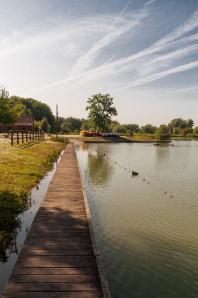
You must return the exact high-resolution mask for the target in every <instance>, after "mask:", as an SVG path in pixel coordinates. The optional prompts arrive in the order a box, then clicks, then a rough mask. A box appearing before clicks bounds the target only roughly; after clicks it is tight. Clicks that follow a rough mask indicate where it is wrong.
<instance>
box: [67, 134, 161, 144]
mask: <svg viewBox="0 0 198 298" xmlns="http://www.w3.org/2000/svg"><path fill="white" fill-rule="evenodd" d="M67 137H68V138H71V139H74V140H78V141H81V142H85V143H130V142H155V141H156V138H155V135H151V134H142V135H138V134H137V135H134V136H132V137H129V136H127V135H123V136H120V137H119V138H110V137H108V138H107V137H84V136H80V135H67Z"/></svg>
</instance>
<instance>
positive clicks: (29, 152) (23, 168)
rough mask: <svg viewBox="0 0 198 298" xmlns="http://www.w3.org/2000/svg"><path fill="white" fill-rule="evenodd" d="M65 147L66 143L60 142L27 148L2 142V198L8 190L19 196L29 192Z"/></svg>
mask: <svg viewBox="0 0 198 298" xmlns="http://www.w3.org/2000/svg"><path fill="white" fill-rule="evenodd" d="M63 148H64V144H61V143H58V142H57V143H56V142H43V143H35V144H33V145H32V146H29V147H26V148H23V147H22V146H13V147H12V146H11V145H9V144H6V143H0V199H1V197H2V194H3V193H4V194H5V193H6V192H7V193H8V192H9V193H12V194H15V195H16V196H19V197H20V196H21V195H23V196H24V195H25V194H28V192H29V191H30V189H31V188H32V187H34V186H35V185H36V184H37V183H38V182H39V181H40V180H41V178H42V177H43V176H44V175H45V174H46V172H47V171H49V170H50V168H51V166H52V163H53V162H54V160H55V159H56V158H57V156H58V155H59V154H60V152H61V151H62V150H63Z"/></svg>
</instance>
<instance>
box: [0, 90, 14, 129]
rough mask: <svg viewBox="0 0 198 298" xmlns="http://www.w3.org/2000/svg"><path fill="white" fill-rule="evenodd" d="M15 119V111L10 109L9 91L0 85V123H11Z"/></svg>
mask: <svg viewBox="0 0 198 298" xmlns="http://www.w3.org/2000/svg"><path fill="white" fill-rule="evenodd" d="M15 121H16V113H15V112H14V111H13V110H12V109H11V105H10V100H9V93H8V91H7V90H6V89H5V88H4V87H0V123H2V124H13V123H14V122H15Z"/></svg>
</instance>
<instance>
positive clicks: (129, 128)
mask: <svg viewBox="0 0 198 298" xmlns="http://www.w3.org/2000/svg"><path fill="white" fill-rule="evenodd" d="M122 126H123V127H124V128H125V129H126V132H127V133H131V134H133V133H137V132H138V131H140V128H139V125H138V124H135V123H132V124H123V125H122Z"/></svg>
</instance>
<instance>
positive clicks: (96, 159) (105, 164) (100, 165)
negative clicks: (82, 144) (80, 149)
mask: <svg viewBox="0 0 198 298" xmlns="http://www.w3.org/2000/svg"><path fill="white" fill-rule="evenodd" d="M106 155H107V152H106V153H100V152H98V151H97V152H96V151H95V152H93V151H89V153H88V175H89V179H90V180H91V184H92V185H94V186H96V187H101V186H105V185H106V184H107V183H108V181H109V179H110V178H111V176H112V174H113V166H112V164H111V163H110V162H109V160H108V158H106Z"/></svg>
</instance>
